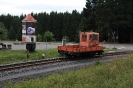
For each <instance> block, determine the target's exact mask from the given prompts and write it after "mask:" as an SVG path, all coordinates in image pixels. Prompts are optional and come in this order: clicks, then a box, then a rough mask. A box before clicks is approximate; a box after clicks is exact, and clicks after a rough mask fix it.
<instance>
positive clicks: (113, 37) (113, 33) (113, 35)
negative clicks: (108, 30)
mask: <svg viewBox="0 0 133 88" xmlns="http://www.w3.org/2000/svg"><path fill="white" fill-rule="evenodd" d="M112 39H113V40H115V31H114V32H112Z"/></svg>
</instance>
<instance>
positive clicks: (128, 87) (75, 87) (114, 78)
mask: <svg viewBox="0 0 133 88" xmlns="http://www.w3.org/2000/svg"><path fill="white" fill-rule="evenodd" d="M132 84H133V56H132V55H130V56H129V57H128V58H127V59H121V58H120V59H115V60H113V61H111V62H108V63H102V64H98V65H92V66H89V67H84V68H82V69H80V70H77V71H71V72H70V71H66V72H61V71H59V72H57V73H55V74H53V75H50V76H48V77H46V78H39V79H36V80H28V81H24V82H22V83H19V84H12V83H9V84H8V85H7V87H6V88H133V85H132Z"/></svg>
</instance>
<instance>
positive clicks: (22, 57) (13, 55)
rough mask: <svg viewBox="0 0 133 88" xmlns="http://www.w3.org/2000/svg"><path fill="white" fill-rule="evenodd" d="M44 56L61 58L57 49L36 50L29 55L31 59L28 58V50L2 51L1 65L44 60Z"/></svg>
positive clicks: (0, 56) (0, 54) (0, 55)
mask: <svg viewBox="0 0 133 88" xmlns="http://www.w3.org/2000/svg"><path fill="white" fill-rule="evenodd" d="M42 54H45V58H52V57H59V56H60V54H59V53H58V52H57V49H48V50H47V51H46V50H36V51H35V52H33V53H29V58H27V51H26V50H0V64H8V63H15V62H25V61H29V60H37V59H42Z"/></svg>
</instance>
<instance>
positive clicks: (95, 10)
mask: <svg viewBox="0 0 133 88" xmlns="http://www.w3.org/2000/svg"><path fill="white" fill-rule="evenodd" d="M31 15H32V16H33V17H34V18H35V19H36V20H37V23H36V30H37V36H38V38H39V39H38V41H42V42H44V41H45V39H44V37H43V36H44V34H46V32H47V31H49V32H50V33H52V36H53V38H52V40H54V41H61V40H62V38H63V37H66V38H68V39H69V41H71V42H78V41H79V32H80V31H94V32H99V33H100V41H104V40H105V41H108V42H112V40H113V39H114V41H116V42H122V43H125V42H133V31H132V29H133V1H132V0H86V5H85V7H84V8H83V11H82V12H78V11H77V10H73V11H72V12H71V13H70V12H67V11H66V12H60V13H57V12H56V11H51V12H50V13H47V12H40V13H34V12H32V13H31ZM25 16H26V14H21V15H20V16H12V15H10V14H7V15H4V14H2V15H0V39H4V40H16V39H18V40H19V41H21V37H22V22H21V21H22V20H23V19H24V18H25ZM2 33H3V34H2Z"/></svg>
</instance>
